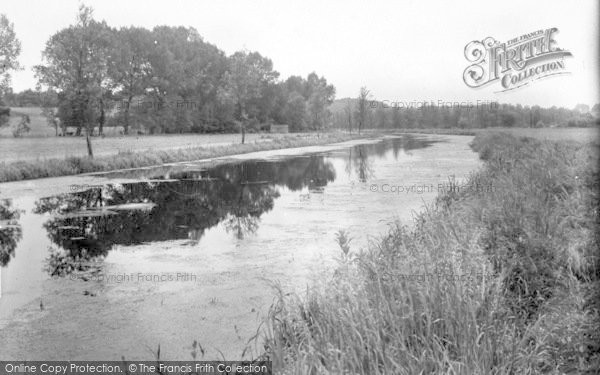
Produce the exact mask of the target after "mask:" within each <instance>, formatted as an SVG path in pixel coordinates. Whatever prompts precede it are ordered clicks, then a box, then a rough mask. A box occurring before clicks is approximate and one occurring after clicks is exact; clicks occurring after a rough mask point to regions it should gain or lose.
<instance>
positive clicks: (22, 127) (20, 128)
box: [12, 115, 31, 138]
mask: <svg viewBox="0 0 600 375" xmlns="http://www.w3.org/2000/svg"><path fill="white" fill-rule="evenodd" d="M29 124H31V119H30V118H29V115H22V116H21V120H20V121H19V122H18V123H16V124H14V125H13V126H12V134H13V137H15V138H20V137H21V136H22V135H23V134H25V133H29V131H30V130H31V128H30V127H29Z"/></svg>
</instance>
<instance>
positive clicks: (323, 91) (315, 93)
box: [306, 73, 335, 131]
mask: <svg viewBox="0 0 600 375" xmlns="http://www.w3.org/2000/svg"><path fill="white" fill-rule="evenodd" d="M306 81H307V94H308V112H309V116H310V120H311V127H312V128H313V129H315V130H317V131H319V130H320V129H322V128H323V127H324V124H325V120H326V117H327V116H328V109H327V107H328V106H329V105H330V104H331V103H332V102H333V99H334V98H335V87H333V86H332V85H328V84H327V80H326V79H325V78H324V77H319V76H318V75H317V74H316V73H311V74H309V75H308V77H307V80H306Z"/></svg>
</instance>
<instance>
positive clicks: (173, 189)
mask: <svg viewBox="0 0 600 375" xmlns="http://www.w3.org/2000/svg"><path fill="white" fill-rule="evenodd" d="M468 140H469V137H443V138H441V137H411V136H404V137H400V138H391V139H385V140H383V141H382V142H380V143H376V144H368V145H358V146H355V147H350V148H347V149H343V150H337V151H333V152H326V153H316V154H310V155H302V156H294V157H285V156H277V157H271V158H268V159H265V160H246V161H232V162H230V163H226V164H221V165H217V166H212V167H211V166H210V165H209V166H207V165H201V164H196V163H184V164H182V165H180V166H178V167H174V168H155V169H147V170H143V171H134V172H127V174H128V176H127V177H130V179H131V178H132V177H134V178H133V180H132V181H131V182H126V183H113V182H112V179H113V178H117V177H123V176H122V173H120V174H119V175H108V176H107V180H106V184H103V185H102V186H98V187H92V188H84V189H81V190H80V191H74V192H72V193H69V194H60V195H55V196H49V197H44V198H34V197H23V198H19V199H12V200H3V201H1V205H0V214H1V215H3V216H2V218H1V219H2V220H3V221H2V222H0V223H2V224H1V225H3V226H2V228H1V229H0V244H1V246H2V248H1V250H0V264H1V265H2V271H1V272H2V275H1V280H2V286H1V290H2V297H1V299H0V336H1V337H2V340H0V341H1V343H0V352H2V353H7V354H6V356H7V358H15V359H16V358H20V359H23V357H22V354H23V353H25V354H26V356H27V358H28V359H45V360H47V359H64V358H65V355H66V354H65V353H68V355H67V356H68V358H69V359H73V360H74V359H104V360H106V359H120V358H121V355H125V356H126V357H128V358H147V357H148V355H150V354H151V353H150V351H149V348H150V349H151V348H155V347H157V345H158V343H161V351H162V352H163V353H167V354H166V355H167V357H168V358H169V359H190V357H189V350H188V346H189V345H191V343H192V342H193V340H198V341H199V342H200V343H201V344H203V345H205V346H206V349H207V356H208V357H210V358H216V357H217V356H218V355H217V353H218V351H221V352H223V353H226V354H227V357H231V358H235V357H239V355H240V354H241V353H242V351H243V350H244V348H245V346H246V342H247V340H248V338H250V337H252V336H253V335H254V333H255V332H256V329H257V326H258V323H259V322H260V319H261V317H262V316H263V315H264V314H265V313H266V311H267V309H268V307H269V306H270V304H271V303H272V301H273V296H274V290H273V289H272V285H273V284H279V285H281V287H282V288H283V289H284V290H286V291H301V290H303V288H306V287H307V286H309V285H311V283H313V282H315V281H322V280H324V279H326V278H327V277H330V274H331V271H332V270H333V269H334V267H335V265H336V258H337V257H338V256H339V254H340V250H339V248H338V246H337V244H336V242H335V237H336V232H337V231H339V230H346V231H348V233H351V236H352V238H353V240H352V243H351V246H352V249H353V250H354V251H357V250H359V249H360V248H365V247H367V245H368V242H369V241H370V240H372V239H374V238H376V237H377V236H380V235H383V234H384V233H385V232H386V230H387V226H388V224H390V223H391V222H393V221H394V220H400V221H401V222H402V223H404V224H410V223H411V218H412V215H413V213H414V211H415V210H419V209H420V207H421V206H422V205H423V204H424V203H426V202H431V201H432V200H433V199H434V197H435V196H436V194H437V188H438V185H439V184H444V183H447V182H448V178H450V177H451V176H456V178H458V179H461V178H464V177H465V176H466V175H467V173H468V172H469V171H471V170H473V169H475V168H476V167H477V166H478V165H479V162H478V160H477V157H476V155H475V154H474V153H473V152H471V151H470V149H469V148H468V145H467V141H468ZM65 257H67V258H70V259H76V260H77V262H76V264H75V268H74V269H71V268H64V267H60V266H57V265H61V264H62V263H61V262H62V261H61V260H63V259H65ZM90 265H91V268H88V267H90ZM5 337H6V338H7V339H6V340H5V339H4V338H5ZM108 342H110V344H109V345H108V344H107V343H108ZM57 344H59V345H60V347H61V348H63V350H61V351H59V352H57V351H56V350H55V348H56V346H55V345H57ZM217 349H218V350H217ZM219 357H220V356H219Z"/></svg>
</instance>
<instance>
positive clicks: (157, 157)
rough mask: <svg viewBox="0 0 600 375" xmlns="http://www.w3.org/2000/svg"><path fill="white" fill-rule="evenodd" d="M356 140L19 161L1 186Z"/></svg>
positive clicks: (5, 170)
mask: <svg viewBox="0 0 600 375" xmlns="http://www.w3.org/2000/svg"><path fill="white" fill-rule="evenodd" d="M356 138H358V136H355V135H348V134H343V133H325V134H321V135H320V136H319V137H316V138H315V137H307V136H305V135H303V134H298V135H289V136H286V137H281V138H276V139H274V140H273V141H271V142H255V143H246V144H232V145H227V146H214V147H191V148H185V149H176V150H167V151H165V150H158V151H153V150H148V151H144V152H121V153H119V154H117V155H113V156H103V157H96V158H94V159H92V158H89V157H86V156H84V157H69V158H66V159H44V160H37V161H18V162H11V163H5V162H0V182H8V181H20V180H28V179H34V178H44V177H57V176H67V175H75V174H81V173H91V172H102V171H111V170H117V169H127V168H140V167H148V166H155V165H160V164H164V163H174V162H181V161H193V160H201V159H207V158H214V157H220V156H227V155H234V154H243V153H249V152H254V151H264V150H275V149H282V148H290V147H303V146H312V145H322V144H327V143H334V142H341V141H347V140H350V139H356Z"/></svg>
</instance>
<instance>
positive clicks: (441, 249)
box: [265, 133, 600, 374]
mask: <svg viewBox="0 0 600 375" xmlns="http://www.w3.org/2000/svg"><path fill="white" fill-rule="evenodd" d="M472 147H473V149H474V150H476V151H477V152H479V154H480V156H481V158H482V159H483V160H484V161H485V167H484V168H483V169H482V170H481V171H479V172H477V173H474V174H472V175H471V176H470V177H469V179H468V181H467V183H466V184H465V185H464V186H466V188H460V189H448V190H446V191H445V192H443V193H442V194H441V195H440V196H439V197H438V200H437V201H436V203H435V204H434V205H433V206H429V207H426V209H425V211H424V212H423V213H421V214H420V215H419V216H417V218H416V221H415V226H414V228H407V227H403V226H400V225H394V226H392V227H391V229H390V232H389V234H388V235H386V236H384V237H383V238H381V240H380V241H378V242H377V243H374V244H373V245H372V246H371V247H370V248H369V249H367V250H365V251H361V252H359V253H358V254H357V256H356V258H355V260H354V261H353V262H352V263H348V262H347V261H344V262H343V263H342V264H341V265H340V267H339V268H338V270H337V271H336V272H335V274H334V275H333V277H331V278H329V279H328V280H325V281H324V282H323V285H316V286H315V287H314V288H312V289H310V290H309V291H307V294H306V296H305V297H304V298H300V297H298V296H294V295H283V293H280V295H279V298H278V300H277V302H276V303H275V304H274V305H273V306H272V308H271V312H270V315H269V320H268V326H267V328H266V330H265V339H266V342H265V347H266V353H265V357H268V358H269V359H271V360H273V362H274V366H275V368H276V370H277V371H280V372H281V373H287V374H320V373H352V374H420V373H423V374H425V373H427V374H517V373H518V374H545V373H549V374H550V373H594V371H595V370H597V368H598V366H600V347H599V346H598V341H599V340H598V339H599V338H600V337H599V336H598V333H597V330H596V328H595V327H596V325H597V324H598V323H600V312H599V310H598V303H597V297H598V295H597V292H593V291H594V288H596V289H597V286H598V281H599V277H600V272H599V269H600V268H599V266H600V262H599V259H600V258H599V257H598V253H597V251H598V242H597V240H598V237H597V234H596V230H597V228H596V226H597V224H598V210H597V208H598V203H599V201H598V198H599V196H598V188H599V187H600V186H599V185H600V184H599V182H600V181H599V180H598V169H597V166H598V164H597V161H598V158H599V155H600V153H599V151H600V150H599V147H598V145H597V144H582V143H575V142H567V141H560V142H552V141H537V140H533V139H531V138H516V137H513V136H510V135H508V134H504V133H502V134H489V133H482V134H479V135H478V136H477V137H476V138H475V141H474V142H473V145H472ZM453 186H458V185H456V184H454V185H453ZM346 238H347V235H346V234H345V233H342V234H340V235H338V242H339V243H340V246H341V248H342V250H343V253H344V254H346V253H349V252H350V250H349V249H348V243H347V240H346Z"/></svg>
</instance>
